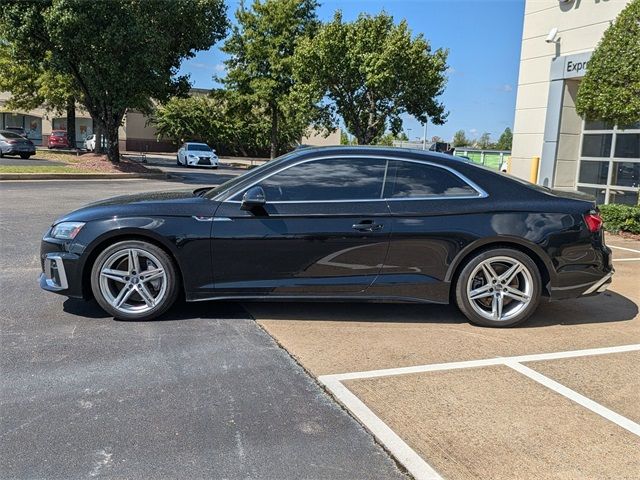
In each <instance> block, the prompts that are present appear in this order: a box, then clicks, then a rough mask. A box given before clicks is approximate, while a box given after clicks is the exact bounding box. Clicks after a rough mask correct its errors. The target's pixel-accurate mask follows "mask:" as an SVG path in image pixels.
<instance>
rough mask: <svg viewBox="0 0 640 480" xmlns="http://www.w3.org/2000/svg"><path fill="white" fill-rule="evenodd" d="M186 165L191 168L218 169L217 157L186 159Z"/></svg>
mask: <svg viewBox="0 0 640 480" xmlns="http://www.w3.org/2000/svg"><path fill="white" fill-rule="evenodd" d="M187 165H190V166H193V167H209V168H218V157H196V158H190V157H187Z"/></svg>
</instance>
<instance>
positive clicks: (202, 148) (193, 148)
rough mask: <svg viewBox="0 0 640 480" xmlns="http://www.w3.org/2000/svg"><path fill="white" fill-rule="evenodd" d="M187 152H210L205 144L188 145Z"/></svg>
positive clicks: (209, 148)
mask: <svg viewBox="0 0 640 480" xmlns="http://www.w3.org/2000/svg"><path fill="white" fill-rule="evenodd" d="M187 150H189V151H191V152H194V151H195V152H210V151H211V147H209V145H207V144H206V143H189V144H187Z"/></svg>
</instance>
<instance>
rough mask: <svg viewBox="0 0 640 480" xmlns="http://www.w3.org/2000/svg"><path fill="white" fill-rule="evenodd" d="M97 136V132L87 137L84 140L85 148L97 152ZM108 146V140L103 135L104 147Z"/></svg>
mask: <svg viewBox="0 0 640 480" xmlns="http://www.w3.org/2000/svg"><path fill="white" fill-rule="evenodd" d="M96 138H97V135H96V134H95V133H92V134H91V135H89V136H88V137H87V138H85V140H84V148H85V150H88V151H89V152H95V151H96ZM106 147H107V141H106V139H105V138H104V136H103V137H102V148H106Z"/></svg>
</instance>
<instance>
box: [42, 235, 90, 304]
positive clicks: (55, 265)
mask: <svg viewBox="0 0 640 480" xmlns="http://www.w3.org/2000/svg"><path fill="white" fill-rule="evenodd" d="M61 247H62V245H60V244H56V243H52V242H47V241H45V240H43V241H42V243H41V247H40V261H41V264H42V273H41V274H40V278H39V283H40V288H42V289H43V290H47V291H48V292H54V293H59V294H61V295H65V296H67V297H75V298H84V292H83V288H82V265H81V257H80V256H79V255H77V254H75V253H69V252H65V251H62V250H64V249H63V248H61Z"/></svg>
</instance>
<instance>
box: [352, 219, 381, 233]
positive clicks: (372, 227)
mask: <svg viewBox="0 0 640 480" xmlns="http://www.w3.org/2000/svg"><path fill="white" fill-rule="evenodd" d="M351 228H353V229H354V230H358V231H359V232H375V231H377V230H382V229H383V228H384V225H382V224H381V223H373V220H363V221H361V222H360V223H355V224H354V225H352V227H351Z"/></svg>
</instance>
